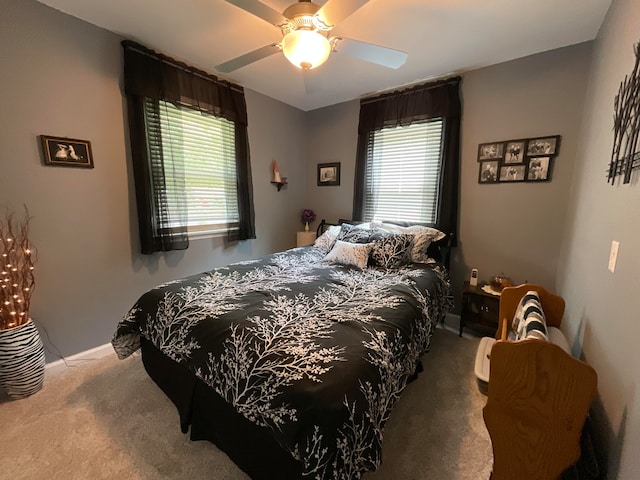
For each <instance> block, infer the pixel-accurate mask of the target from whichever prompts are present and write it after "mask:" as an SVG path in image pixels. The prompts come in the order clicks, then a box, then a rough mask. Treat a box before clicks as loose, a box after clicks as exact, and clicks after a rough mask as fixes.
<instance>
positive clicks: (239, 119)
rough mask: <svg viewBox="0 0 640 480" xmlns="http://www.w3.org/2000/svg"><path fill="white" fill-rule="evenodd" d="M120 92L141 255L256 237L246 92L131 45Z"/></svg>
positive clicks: (127, 42)
mask: <svg viewBox="0 0 640 480" xmlns="http://www.w3.org/2000/svg"><path fill="white" fill-rule="evenodd" d="M122 47H123V49H124V91H125V94H126V97H127V119H128V123H129V139H130V141H131V163H132V167H133V176H134V182H135V190H136V206H137V210H138V229H139V232H140V251H141V252H142V253H143V254H145V255H151V254H154V253H156V252H169V251H172V250H184V249H186V248H189V237H190V236H192V235H194V233H196V232H207V233H209V232H221V233H222V232H226V240H227V242H236V241H240V240H248V239H251V238H256V233H255V212H254V208H253V186H252V181H251V159H250V157H249V136H248V133H247V124H248V119H247V104H246V101H245V98H244V89H243V88H242V87H240V86H239V85H234V84H232V83H229V82H227V81H224V80H220V79H218V78H217V77H216V76H214V75H210V74H208V73H207V72H204V71H202V70H199V69H196V68H193V67H190V66H189V65H186V64H184V63H182V62H178V61H176V60H174V59H172V58H170V57H167V56H166V55H163V54H161V53H158V52H154V51H153V50H150V49H148V48H146V47H144V46H142V45H140V44H137V43H135V42H132V41H130V40H124V41H123V42H122Z"/></svg>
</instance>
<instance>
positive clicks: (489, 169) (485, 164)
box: [478, 160, 500, 183]
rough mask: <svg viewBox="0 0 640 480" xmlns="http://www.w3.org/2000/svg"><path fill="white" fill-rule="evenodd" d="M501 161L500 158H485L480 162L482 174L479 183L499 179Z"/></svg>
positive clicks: (493, 181) (492, 181)
mask: <svg viewBox="0 0 640 480" xmlns="http://www.w3.org/2000/svg"><path fill="white" fill-rule="evenodd" d="M499 171H500V162H499V161H498V160H483V161H481V162H480V174H479V175H480V176H479V177H478V183H495V182H497V181H498V172H499Z"/></svg>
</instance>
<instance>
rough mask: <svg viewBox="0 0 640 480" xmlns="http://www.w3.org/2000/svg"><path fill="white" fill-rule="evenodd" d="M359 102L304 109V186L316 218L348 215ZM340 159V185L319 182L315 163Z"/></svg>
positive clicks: (330, 218) (338, 217) (334, 218)
mask: <svg viewBox="0 0 640 480" xmlns="http://www.w3.org/2000/svg"><path fill="white" fill-rule="evenodd" d="M359 115H360V102H358V101H353V102H345V103H340V104H337V105H333V106H330V107H325V108H321V109H318V110H313V111H310V112H307V125H308V130H309V134H308V142H307V189H308V192H309V195H308V198H309V204H310V205H311V207H310V208H312V209H313V211H314V212H316V214H317V215H318V218H319V219H322V218H324V219H326V220H327V221H328V222H336V221H338V219H340V218H351V212H352V211H353V180H354V175H355V165H356V147H357V142H358V117H359ZM329 162H340V177H341V178H340V185H339V186H321V187H319V186H318V168H317V167H318V164H319V163H329Z"/></svg>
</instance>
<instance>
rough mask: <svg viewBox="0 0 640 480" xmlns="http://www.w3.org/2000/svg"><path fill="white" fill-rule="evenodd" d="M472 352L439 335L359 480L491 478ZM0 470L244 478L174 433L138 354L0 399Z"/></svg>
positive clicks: (51, 475) (174, 418)
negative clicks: (373, 462)
mask: <svg viewBox="0 0 640 480" xmlns="http://www.w3.org/2000/svg"><path fill="white" fill-rule="evenodd" d="M477 345H478V339H468V338H459V337H458V336H457V335H456V334H454V333H452V332H450V331H448V330H442V329H438V330H437V331H436V333H435V334H434V338H433V342H432V349H431V352H430V353H428V354H425V355H424V357H423V363H424V366H425V371H424V372H423V373H422V374H421V375H420V376H419V377H418V379H417V380H416V381H415V382H413V383H411V384H410V385H409V386H408V387H407V388H406V390H405V392H404V393H403V396H402V398H401V399H400V401H399V402H398V404H397V405H396V407H395V409H394V411H393V413H392V415H391V418H390V420H389V423H388V424H387V428H386V431H385V440H384V446H383V462H382V466H381V467H380V468H379V469H378V471H376V472H373V473H368V474H365V475H364V476H363V480H392V479H393V480H395V479H402V480H421V479H425V480H427V479H429V480H479V479H488V478H489V473H490V471H491V460H492V457H491V444H490V441H489V436H488V434H487V431H486V429H485V427H484V422H483V420H482V407H483V406H484V403H485V397H484V396H483V395H482V394H481V393H480V392H479V391H478V388H477V386H476V383H475V377H474V376H473V359H474V355H475V351H476V347H477ZM0 464H1V465H0V479H7V480H8V479H12V480H19V479H20V480H21V479H25V480H26V479H29V480H40V479H43V480H44V479H60V480H75V479H77V480H81V479H82V480H87V479H96V480H98V479H131V480H136V479H141V480H142V479H144V480H152V479H154V480H155V479H165V478H166V479H190V480H204V479H207V480H211V479H215V480H246V479H248V477H247V475H245V474H244V473H243V472H242V471H240V470H239V469H238V468H237V467H236V466H235V465H234V464H233V463H232V462H231V461H230V460H229V459H228V458H227V456H226V455H225V454H224V453H222V452H220V450H218V449H217V448H216V447H215V446H214V445H213V444H211V443H209V442H191V441H190V440H189V439H188V435H183V434H182V433H181V432H180V427H179V420H178V415H177V411H176V409H175V408H174V407H173V404H171V403H170V402H169V400H167V399H166V397H165V396H164V394H163V393H162V392H161V391H160V390H159V389H158V388H157V387H156V385H155V384H154V383H153V382H152V381H151V380H150V379H149V377H148V376H147V375H146V373H145V371H144V369H143V367H142V362H141V359H140V357H138V356H136V357H133V358H129V359H127V360H125V361H118V360H117V359H116V358H115V355H112V356H108V357H105V358H102V359H100V360H95V361H91V362H87V363H84V364H82V365H81V366H78V367H75V368H67V369H64V370H63V371H61V372H58V373H54V374H51V375H49V376H48V377H47V379H46V381H45V387H44V389H43V390H42V391H40V392H38V393H37V394H35V395H33V396H32V397H30V398H27V399H24V400H17V401H9V400H7V399H6V398H5V397H1V395H0ZM274 480H277V479H274Z"/></svg>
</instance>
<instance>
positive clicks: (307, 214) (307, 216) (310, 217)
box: [300, 208, 316, 232]
mask: <svg viewBox="0 0 640 480" xmlns="http://www.w3.org/2000/svg"><path fill="white" fill-rule="evenodd" d="M300 218H301V219H302V221H303V222H304V231H305V232H308V231H309V222H313V221H314V220H315V219H316V214H315V213H313V210H311V209H310V208H305V209H304V210H303V211H302V215H301V216H300Z"/></svg>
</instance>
